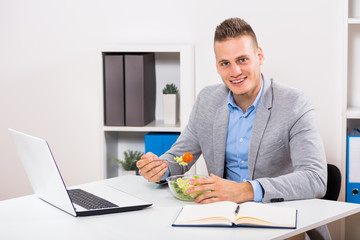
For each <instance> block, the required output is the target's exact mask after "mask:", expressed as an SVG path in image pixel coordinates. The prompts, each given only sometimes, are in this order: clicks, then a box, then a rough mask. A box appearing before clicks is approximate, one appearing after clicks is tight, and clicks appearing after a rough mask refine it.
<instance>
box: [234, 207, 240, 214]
mask: <svg viewBox="0 0 360 240" xmlns="http://www.w3.org/2000/svg"><path fill="white" fill-rule="evenodd" d="M239 210H240V205H237V208H236V210H235V216H237V215H238V213H239Z"/></svg>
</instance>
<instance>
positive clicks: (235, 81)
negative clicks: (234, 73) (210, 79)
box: [230, 77, 247, 83]
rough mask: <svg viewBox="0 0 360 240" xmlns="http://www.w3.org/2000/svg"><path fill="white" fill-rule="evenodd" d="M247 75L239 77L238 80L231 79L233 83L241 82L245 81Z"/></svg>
mask: <svg viewBox="0 0 360 240" xmlns="http://www.w3.org/2000/svg"><path fill="white" fill-rule="evenodd" d="M246 78H247V77H244V78H240V79H237V80H230V82H231V83H241V82H243V81H244V80H245V79H246Z"/></svg>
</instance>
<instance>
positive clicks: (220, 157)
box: [213, 98, 230, 177]
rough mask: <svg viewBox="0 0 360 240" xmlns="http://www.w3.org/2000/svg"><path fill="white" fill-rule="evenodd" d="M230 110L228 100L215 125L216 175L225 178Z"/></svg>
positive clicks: (216, 116)
mask: <svg viewBox="0 0 360 240" xmlns="http://www.w3.org/2000/svg"><path fill="white" fill-rule="evenodd" d="M229 111H230V110H229V108H228V106H227V98H225V101H224V102H223V104H221V107H219V108H218V110H217V111H216V115H215V117H214V124H213V133H214V134H213V143H214V144H213V147H214V159H213V160H214V161H213V163H214V166H215V168H214V171H215V172H214V174H215V175H217V176H219V177H223V176H224V166H225V145H226V136H227V128H228V122H229Z"/></svg>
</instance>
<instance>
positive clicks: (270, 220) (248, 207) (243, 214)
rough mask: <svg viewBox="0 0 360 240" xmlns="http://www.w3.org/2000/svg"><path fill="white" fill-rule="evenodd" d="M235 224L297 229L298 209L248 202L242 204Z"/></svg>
mask: <svg viewBox="0 0 360 240" xmlns="http://www.w3.org/2000/svg"><path fill="white" fill-rule="evenodd" d="M235 222H236V224H245V225H246V224H249V225H261V226H275V227H295V226H296V209H295V208H289V207H280V206H271V205H268V204H263V203H255V202H246V203H242V204H240V211H239V214H238V215H237V217H236V221H235Z"/></svg>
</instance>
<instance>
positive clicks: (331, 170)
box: [323, 164, 341, 201]
mask: <svg viewBox="0 0 360 240" xmlns="http://www.w3.org/2000/svg"><path fill="white" fill-rule="evenodd" d="M327 171H328V179H327V188H326V194H325V196H324V197H323V199H327V200H333V201H337V199H338V197H339V194H340V187H341V172H340V170H339V168H338V167H336V166H335V165H332V164H328V165H327Z"/></svg>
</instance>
